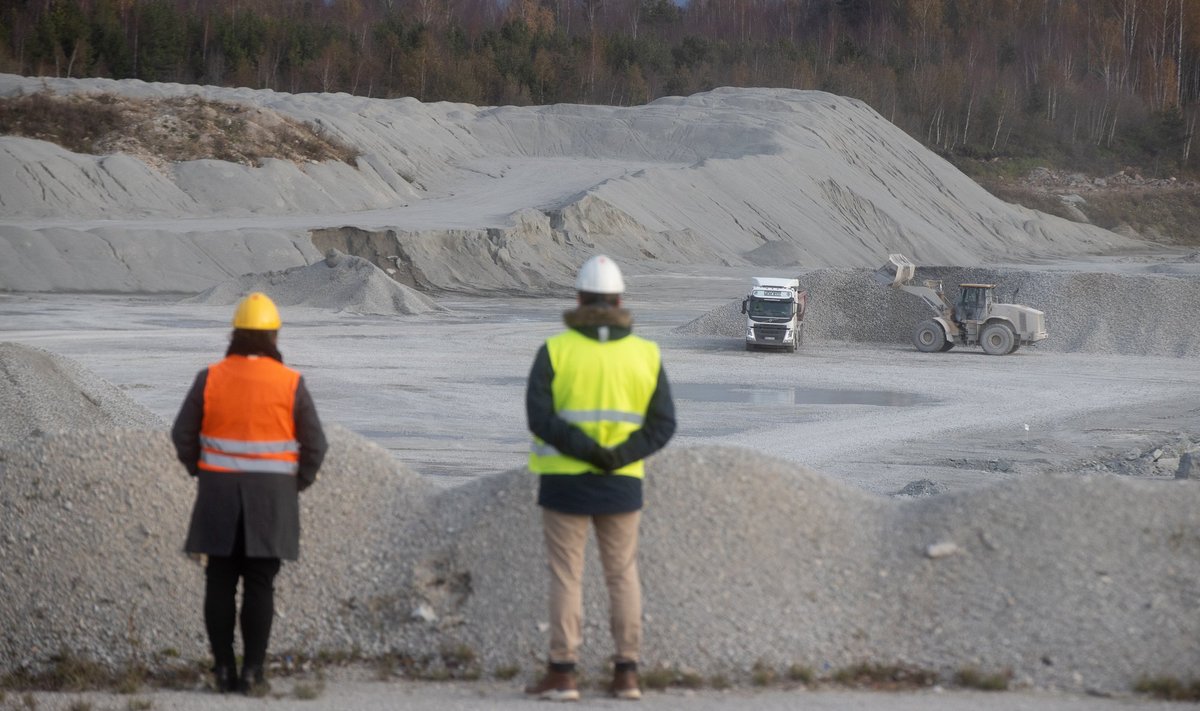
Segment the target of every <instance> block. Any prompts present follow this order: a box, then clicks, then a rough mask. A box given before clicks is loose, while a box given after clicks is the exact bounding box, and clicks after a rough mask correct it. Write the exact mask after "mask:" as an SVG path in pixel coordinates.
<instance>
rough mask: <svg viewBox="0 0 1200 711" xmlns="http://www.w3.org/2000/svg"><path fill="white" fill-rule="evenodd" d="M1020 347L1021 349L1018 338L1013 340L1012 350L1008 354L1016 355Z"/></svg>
mask: <svg viewBox="0 0 1200 711" xmlns="http://www.w3.org/2000/svg"><path fill="white" fill-rule="evenodd" d="M1020 347H1021V340H1020V339H1018V338H1014V339H1013V347H1012V350H1011V351H1009V354H1012V353H1016V352H1017V349H1018V348H1020Z"/></svg>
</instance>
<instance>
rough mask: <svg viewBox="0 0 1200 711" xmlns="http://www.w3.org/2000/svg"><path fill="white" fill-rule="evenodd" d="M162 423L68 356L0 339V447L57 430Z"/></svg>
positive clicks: (157, 425) (157, 426) (147, 426)
mask: <svg viewBox="0 0 1200 711" xmlns="http://www.w3.org/2000/svg"><path fill="white" fill-rule="evenodd" d="M165 426H166V423H164V422H163V421H162V419H161V418H159V417H158V416H157V415H155V414H154V413H152V412H150V411H149V410H147V409H146V408H145V407H143V406H141V405H139V404H138V403H136V402H134V401H133V400H132V399H131V398H129V397H128V396H127V395H126V394H125V393H123V392H121V391H120V390H119V389H118V388H117V387H116V386H114V385H113V384H112V383H110V382H108V381H107V380H104V379H103V378H100V377H98V376H97V375H96V374H94V373H92V372H90V371H88V370H87V369H86V368H84V367H82V366H80V365H79V364H78V363H76V362H75V361H73V360H71V359H70V358H63V357H61V356H58V355H55V354H54V353H51V352H49V351H44V350H42V349H40V348H34V347H32V346H25V345H20V344H17V343H0V448H2V447H7V446H11V445H13V444H16V443H19V442H23V441H25V440H26V439H27V438H28V437H30V436H31V435H35V434H40V433H44V432H55V431H58V430H74V429H84V428H90V427H135V428H145V429H160V428H163V427H165Z"/></svg>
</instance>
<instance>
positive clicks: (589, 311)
mask: <svg viewBox="0 0 1200 711" xmlns="http://www.w3.org/2000/svg"><path fill="white" fill-rule="evenodd" d="M563 323H565V324H567V326H568V327H570V328H575V329H582V328H589V327H591V328H595V327H597V326H608V327H609V328H624V329H631V328H633V314H631V313H629V311H628V310H626V309H623V308H621V307H619V306H595V305H591V306H578V307H576V308H573V309H571V310H570V311H564V312H563Z"/></svg>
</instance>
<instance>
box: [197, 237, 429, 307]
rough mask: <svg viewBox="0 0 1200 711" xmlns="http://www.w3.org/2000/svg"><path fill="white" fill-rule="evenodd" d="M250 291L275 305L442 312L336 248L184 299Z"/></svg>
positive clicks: (220, 298)
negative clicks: (316, 257)
mask: <svg viewBox="0 0 1200 711" xmlns="http://www.w3.org/2000/svg"><path fill="white" fill-rule="evenodd" d="M252 291H262V292H264V293H266V294H267V295H268V296H270V297H271V298H272V299H273V300H274V301H275V302H276V303H277V304H279V305H280V306H311V307H314V308H322V309H331V310H334V311H346V312H350V313H358V314H382V315H389V316H390V315H414V314H424V313H429V312H431V311H445V309H444V308H443V307H441V306H439V305H438V304H437V303H435V302H434V301H433V300H432V299H430V298H429V297H427V296H425V295H424V294H422V293H420V292H419V291H417V290H415V289H412V288H410V287H407V286H405V285H403V284H401V283H399V282H397V281H396V280H395V279H392V278H391V277H390V276H388V275H387V273H386V272H384V271H383V270H382V269H380V268H379V267H377V266H375V265H374V264H372V263H371V262H369V261H367V260H366V259H363V258H362V257H355V256H350V255H346V254H342V253H341V252H338V251H337V250H330V251H329V252H328V253H327V254H326V255H325V259H323V260H322V261H320V262H317V263H315V264H309V265H307V266H302V267H292V268H291V269H284V270H282V271H276V272H268V273H266V274H245V275H243V276H241V277H238V278H237V279H234V280H232V281H227V282H225V283H223V284H218V285H217V286H214V287H212V288H211V289H208V290H206V291H204V292H202V293H200V294H198V295H196V296H194V297H191V298H189V299H186V300H185V301H186V302H188V303H199V304H213V305H218V306H221V305H229V304H236V303H237V302H238V301H240V300H241V298H242V297H243V296H245V295H246V294H248V293H250V292H252Z"/></svg>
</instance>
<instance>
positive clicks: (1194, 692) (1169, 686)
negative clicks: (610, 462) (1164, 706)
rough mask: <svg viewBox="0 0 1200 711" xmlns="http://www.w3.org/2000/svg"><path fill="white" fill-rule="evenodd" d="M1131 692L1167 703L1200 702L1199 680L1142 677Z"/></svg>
mask: <svg viewBox="0 0 1200 711" xmlns="http://www.w3.org/2000/svg"><path fill="white" fill-rule="evenodd" d="M1133 690H1134V691H1136V692H1137V693H1139V694H1148V695H1150V696H1153V697H1155V698H1158V699H1166V700H1168V701H1200V680H1193V681H1190V682H1185V681H1180V680H1179V679H1177V678H1175V677H1173V676H1156V677H1143V678H1141V679H1139V680H1138V681H1137V683H1136V684H1134V685H1133Z"/></svg>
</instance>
